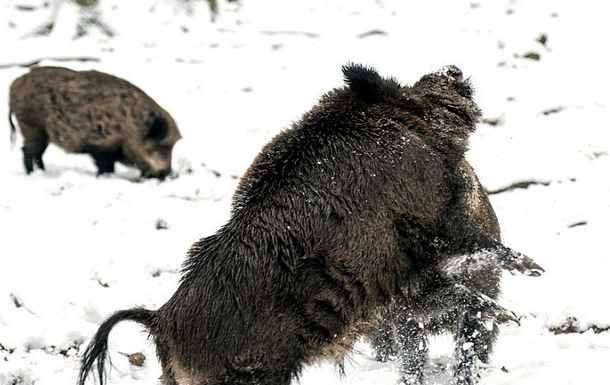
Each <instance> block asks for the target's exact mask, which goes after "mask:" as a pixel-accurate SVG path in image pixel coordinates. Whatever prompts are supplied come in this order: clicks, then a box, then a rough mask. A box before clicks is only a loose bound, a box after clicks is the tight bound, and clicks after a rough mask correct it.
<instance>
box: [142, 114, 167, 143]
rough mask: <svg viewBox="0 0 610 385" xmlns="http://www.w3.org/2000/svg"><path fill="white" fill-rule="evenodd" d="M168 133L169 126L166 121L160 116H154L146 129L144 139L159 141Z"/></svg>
mask: <svg viewBox="0 0 610 385" xmlns="http://www.w3.org/2000/svg"><path fill="white" fill-rule="evenodd" d="M168 132H169V124H168V123H167V120H165V118H162V117H160V116H156V117H155V120H153V122H152V123H151V124H150V126H149V127H148V134H146V137H147V138H151V139H153V140H156V141H161V140H163V139H164V138H165V137H166V136H167V133H168Z"/></svg>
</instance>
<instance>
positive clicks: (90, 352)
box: [77, 308, 155, 385]
mask: <svg viewBox="0 0 610 385" xmlns="http://www.w3.org/2000/svg"><path fill="white" fill-rule="evenodd" d="M125 320H129V321H135V322H138V323H140V324H143V325H144V326H146V327H147V328H150V326H151V324H152V323H153V321H154V320H155V312H154V311H151V310H146V309H142V308H135V309H128V310H121V311H118V312H116V313H114V314H112V315H111V316H110V317H108V318H107V319H106V321H104V323H102V325H101V326H100V328H99V329H98V330H97V333H95V336H94V337H93V339H92V340H91V342H90V343H89V346H87V350H86V351H85V354H84V355H83V360H82V363H81V368H80V373H79V374H78V383H77V384H78V385H84V384H85V380H86V379H87V376H88V375H89V373H90V372H91V370H92V369H93V365H94V364H95V362H96V361H97V372H98V378H99V383H98V385H104V384H105V381H106V373H105V371H104V363H105V362H106V358H108V361H110V358H109V357H108V335H109V334H110V331H111V330H112V328H113V327H114V325H116V324H117V323H119V322H121V321H125Z"/></svg>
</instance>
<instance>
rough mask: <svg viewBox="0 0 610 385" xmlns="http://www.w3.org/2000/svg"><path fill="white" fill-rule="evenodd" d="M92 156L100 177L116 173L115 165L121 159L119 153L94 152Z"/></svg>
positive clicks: (91, 152)
mask: <svg viewBox="0 0 610 385" xmlns="http://www.w3.org/2000/svg"><path fill="white" fill-rule="evenodd" d="M90 154H91V157H93V160H94V161H95V165H96V166H97V174H98V175H101V174H106V173H111V172H114V163H115V162H116V161H117V160H118V159H119V157H120V155H119V154H118V153H116V152H112V151H102V150H92V151H90Z"/></svg>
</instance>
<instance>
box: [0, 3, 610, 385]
mask: <svg viewBox="0 0 610 385" xmlns="http://www.w3.org/2000/svg"><path fill="white" fill-rule="evenodd" d="M43 3H44V2H43V1H42V0H3V1H2V3H1V4H0V117H3V118H2V120H1V121H3V122H5V123H2V124H1V125H0V128H2V127H4V133H3V132H2V130H0V149H2V150H1V151H0V186H1V187H0V385H18V384H24V385H30V384H37V385H47V384H49V385H50V384H59V383H61V384H72V383H75V381H76V374H77V370H78V366H79V357H80V356H79V352H81V353H82V351H83V350H84V347H85V346H86V344H87V343H88V341H89V338H90V337H91V336H92V335H93V333H94V332H95V330H96V329H97V327H98V325H99V324H100V322H102V320H103V319H104V318H105V317H106V316H108V315H109V314H110V313H112V312H113V311H115V310H118V309H123V308H128V307H132V306H144V307H147V308H151V309H154V308H157V307H159V306H160V305H162V304H163V303H164V302H165V301H166V300H167V299H168V298H169V296H170V295H171V294H172V293H173V292H174V291H175V289H176V287H177V283H178V280H179V274H178V271H179V268H180V264H181V262H182V260H183V258H184V255H185V252H186V250H187V249H188V248H189V246H190V245H191V244H192V243H193V242H194V241H196V240H197V239H199V238H201V237H203V236H206V235H210V234H212V233H213V232H214V231H216V229H218V227H219V226H220V225H222V224H223V223H224V222H225V221H226V220H227V219H228V215H229V207H230V202H231V196H232V194H233V191H234V189H235V187H236V184H237V181H238V178H239V176H240V175H241V174H242V173H243V172H244V171H245V170H246V168H247V167H248V165H249V164H250V162H251V161H252V159H253V158H254V156H255V155H256V154H257V152H258V151H259V150H260V148H261V147H262V145H264V144H265V143H266V142H267V141H269V140H270V139H271V138H272V137H273V136H274V135H275V134H277V133H278V132H280V131H281V130H282V129H284V128H287V127H289V126H290V124H291V122H292V121H295V120H297V119H298V118H299V117H300V116H301V114H302V113H304V112H305V111H307V110H308V109H309V108H310V107H311V106H312V105H313V104H315V103H316V101H317V99H318V97H319V96H320V95H321V94H322V93H324V92H326V91H328V90H330V89H331V88H333V87H338V86H341V84H342V78H341V71H340V66H341V65H342V64H345V63H346V62H348V61H353V62H362V63H365V64H368V65H373V66H375V67H376V68H377V69H378V70H379V72H380V73H381V74H382V75H393V76H395V77H396V78H397V79H398V80H399V81H401V82H402V83H405V84H410V83H412V82H414V81H416V80H417V79H418V78H419V77H420V76H421V75H423V74H425V73H428V72H430V71H433V70H436V69H438V68H440V67H441V66H443V65H446V64H455V65H457V66H459V67H460V68H461V69H462V70H463V72H464V73H465V74H466V75H467V76H471V77H472V79H473V82H474V85H475V87H476V90H477V94H476V98H477V101H478V102H479V104H480V105H481V107H482V109H483V111H484V117H485V122H483V123H481V124H480V125H479V128H478V131H477V132H476V133H475V134H474V135H473V137H472V139H471V146H470V147H471V150H470V151H469V153H468V158H469V160H470V161H471V163H472V165H473V166H474V168H475V169H476V170H477V173H478V175H479V178H480V179H481V181H482V183H483V184H484V185H485V187H486V188H487V189H488V190H489V191H493V192H497V191H500V192H498V193H496V194H493V195H491V201H492V204H493V206H494V208H495V210H496V213H497V215H498V218H499V220H500V224H501V226H502V230H503V237H504V240H505V243H506V244H507V245H509V246H510V247H513V248H515V249H517V250H520V251H522V252H524V253H526V254H528V255H529V256H531V257H533V258H534V259H535V260H536V261H537V262H539V263H540V264H541V265H542V266H543V267H544V268H545V269H546V273H545V274H544V275H543V276H542V277H539V278H528V277H524V276H511V275H506V276H505V277H504V278H503V292H504V295H503V298H502V300H501V303H502V304H503V305H505V306H506V307H507V308H509V309H511V310H513V311H515V312H516V313H517V314H518V315H519V317H520V318H521V326H520V327H518V328H506V327H502V330H501V335H500V338H499V341H498V343H497V345H496V349H495V353H494V355H493V363H492V364H491V365H490V366H488V367H486V368H484V370H483V372H482V380H481V383H483V384H488V385H500V384H517V383H518V384H521V385H527V384H553V385H567V384H608V368H607V365H608V364H609V363H610V331H609V328H610V301H609V300H608V294H609V293H610V278H609V274H608V273H609V272H610V249H609V248H608V247H607V244H606V243H605V241H606V240H607V238H608V237H609V236H610V132H609V129H610V127H609V126H610V96H609V93H608V89H609V87H608V86H610V81H609V80H608V75H607V72H608V69H609V68H610V60H609V59H608V53H607V41H606V40H607V37H608V36H610V27H609V26H608V25H609V24H608V23H607V17H608V15H610V6H609V2H607V1H603V0H582V1H578V2H575V1H557V0H540V1H525V0H522V1H518V0H498V1H492V0H488V1H481V0H470V1H462V0H452V1H438V0H436V1H426V2H423V1H404V0H402V1H401V0H376V1H375V0H366V1H365V0H332V1H328V0H302V1H292V0H291V1H287V0H244V1H243V2H242V3H241V4H236V3H230V4H229V3H225V2H220V14H219V16H218V17H217V18H216V21H215V22H212V21H211V15H210V13H209V10H208V7H207V4H206V2H204V1H199V2H195V3H193V5H194V7H193V10H192V11H193V12H191V13H189V12H187V11H186V10H185V9H184V8H182V7H179V6H177V5H176V2H175V1H170V0H139V1H120V0H102V1H101V11H102V17H103V18H104V20H105V22H106V23H107V24H108V25H109V26H110V27H111V28H112V29H113V30H114V31H115V32H116V35H115V36H114V37H112V38H109V37H107V36H106V35H104V34H102V33H101V32H100V31H99V30H95V29H93V30H92V31H91V33H90V34H89V35H87V36H84V37H81V38H79V39H76V40H73V37H74V34H75V28H74V25H75V23H76V20H77V18H78V11H77V9H76V7H74V6H73V5H71V4H70V3H68V2H66V3H65V4H64V5H63V6H62V7H61V8H60V9H59V12H58V14H57V24H56V27H55V29H54V30H53V31H52V32H51V34H50V35H49V36H44V37H33V36H31V33H32V31H34V30H36V29H37V28H39V26H40V25H41V24H42V23H43V22H44V21H45V19H46V18H49V17H50V16H51V15H50V8H49V7H46V8H45V7H43ZM542 36H544V37H546V41H545V39H544V38H542V39H541V37H542ZM534 54H537V55H538V56H539V58H538V59H539V60H536V55H534ZM41 58H47V59H46V60H42V61H41V64H44V65H62V66H67V67H70V68H73V69H79V70H80V69H97V70H100V71H104V72H108V73H112V74H114V75H117V76H119V77H122V78H124V79H127V80H129V81H131V82H132V83H134V84H136V85H137V86H139V87H140V88H142V89H143V90H145V91H146V92H147V93H148V94H149V95H150V96H152V97H153V98H154V99H155V100H156V101H157V102H158V103H159V104H160V105H162V106H163V107H164V108H165V109H167V110H168V111H169V112H170V113H171V114H172V115H173V117H174V118H175V120H176V121H177V123H178V125H179V127H180V130H181V132H182V134H183V139H182V140H181V141H180V142H178V144H177V145H176V147H175V149H174V169H175V171H176V174H177V177H176V178H174V179H170V180H166V181H164V182H158V181H155V180H139V179H138V174H139V173H138V172H137V171H134V170H132V169H128V168H125V167H121V166H119V167H118V170H117V173H116V174H113V175H109V176H104V177H96V175H95V173H96V169H95V167H94V165H93V162H92V161H91V160H90V159H89V158H88V157H87V156H83V155H67V154H65V153H63V151H61V150H60V149H58V148H57V147H54V146H50V147H49V149H48V150H47V152H46V153H45V164H46V166H47V171H46V172H40V171H37V172H35V173H34V174H33V175H30V176H26V175H25V173H24V170H23V166H22V160H21V151H20V150H19V148H20V143H19V140H20V138H18V143H17V145H16V146H15V148H14V149H13V150H12V151H11V149H10V140H9V126H8V122H6V121H5V120H4V117H7V116H8V89H9V85H10V83H11V82H12V80H14V79H15V78H16V77H18V76H20V75H22V74H24V73H25V72H27V68H23V67H21V66H19V65H16V64H20V63H21V64H27V63H31V62H33V61H36V60H39V59H41ZM69 58H85V59H87V60H93V61H74V60H68V61H57V60H53V59H69ZM13 64H15V65H13ZM515 184H520V185H521V186H526V185H527V186H528V187H527V188H512V189H508V190H506V191H503V192H502V190H505V189H506V188H507V187H510V186H513V187H514V186H515ZM160 221H162V222H165V223H166V224H167V227H168V228H167V229H157V227H159V226H158V223H159V222H160ZM110 347H111V351H112V358H113V364H114V367H113V369H112V372H111V376H110V384H112V385H114V384H144V383H147V384H151V383H156V381H157V377H158V376H159V375H160V367H159V364H158V363H157V362H156V360H155V358H154V348H153V347H152V346H151V345H150V344H149V342H148V341H147V339H146V334H145V333H143V332H142V330H141V329H140V328H139V327H138V326H136V325H133V324H131V323H128V322H126V323H124V324H121V325H120V326H118V327H117V328H116V329H115V330H114V331H113V333H112V335H111V339H110ZM432 348H433V349H432V358H433V362H434V363H435V366H434V367H431V368H430V372H431V373H430V377H431V381H430V382H431V383H439V384H444V383H447V381H448V380H449V377H448V376H447V375H446V374H445V375H444V374H442V373H440V374H439V373H436V371H435V370H434V368H436V367H441V366H443V365H449V358H450V355H451V341H450V339H449V338H448V337H444V338H443V337H441V338H436V339H434V341H433V347H432ZM136 352H142V353H143V354H144V355H145V356H146V357H147V359H146V361H145V363H144V365H143V366H142V367H138V366H135V365H131V364H130V363H129V360H128V357H127V356H128V355H130V354H132V353H136ZM396 379H397V372H396V366H395V365H394V364H392V363H388V364H380V363H377V362H375V361H374V360H372V358H371V352H370V348H369V347H368V346H367V345H366V344H364V343H359V344H357V346H356V351H355V353H354V354H353V356H352V358H351V360H350V362H349V363H348V365H347V367H346V376H345V377H343V378H341V377H340V376H339V374H338V371H337V370H336V368H334V367H333V366H332V365H321V366H315V367H311V368H308V369H307V370H306V372H305V373H304V375H303V377H302V378H301V379H300V383H301V384H303V385H309V384H344V385H357V384H393V383H395V381H396ZM90 381H93V380H92V379H91V380H90ZM91 383H93V382H91Z"/></svg>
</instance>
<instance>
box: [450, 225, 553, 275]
mask: <svg viewBox="0 0 610 385" xmlns="http://www.w3.org/2000/svg"><path fill="white" fill-rule="evenodd" d="M446 234H447V235H446V236H445V237H444V239H445V241H442V242H441V244H439V245H438V246H439V251H441V254H442V255H452V254H453V255H457V257H453V258H449V259H448V261H449V262H448V263H449V264H454V265H455V262H456V261H459V265H460V266H458V268H459V269H460V270H463V268H465V267H467V268H469V269H474V270H482V269H489V268H492V269H493V268H503V269H505V270H508V271H510V272H511V273H514V272H515V271H517V272H520V273H522V274H525V275H529V276H532V277H538V276H540V275H541V274H542V273H543V272H544V269H543V268H542V267H540V265H538V264H537V263H536V262H534V260H532V259H531V258H529V257H528V256H526V255H524V254H522V253H520V252H518V251H515V250H512V249H510V248H508V247H506V246H504V245H502V244H501V243H500V242H498V241H495V240H494V239H492V238H491V237H490V236H489V235H488V234H487V233H485V232H484V231H483V230H481V228H480V227H479V226H477V225H476V224H475V223H473V222H471V221H470V220H467V219H463V218H462V219H458V220H457V221H455V220H454V221H450V222H449V224H448V225H446ZM447 266H448V265H447Z"/></svg>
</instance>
